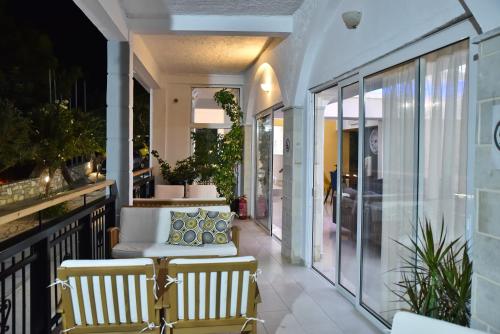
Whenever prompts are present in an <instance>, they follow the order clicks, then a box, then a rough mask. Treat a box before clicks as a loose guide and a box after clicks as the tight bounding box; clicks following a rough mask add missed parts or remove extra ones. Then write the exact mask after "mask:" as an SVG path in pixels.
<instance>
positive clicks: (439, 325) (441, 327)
mask: <svg viewBox="0 0 500 334" xmlns="http://www.w3.org/2000/svg"><path fill="white" fill-rule="evenodd" d="M391 334H484V332H480V331H477V330H474V329H470V328H467V327H461V326H457V325H454V324H451V323H449V322H446V321H441V320H436V319H432V318H428V317H424V316H421V315H417V314H414V313H409V312H398V313H396V315H395V316H394V321H393V323H392V331H391Z"/></svg>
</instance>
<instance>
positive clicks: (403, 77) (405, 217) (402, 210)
mask: <svg viewBox="0 0 500 334" xmlns="http://www.w3.org/2000/svg"><path fill="white" fill-rule="evenodd" d="M415 75H416V66H415V63H414V62H412V63H408V64H404V65H401V66H398V67H395V68H393V69H391V70H389V71H387V72H384V73H383V76H382V131H381V135H382V140H381V142H382V145H383V146H382V150H380V151H381V152H380V156H379V159H380V160H381V161H382V163H381V167H382V171H383V189H382V240H381V274H382V275H381V276H382V281H383V282H382V283H383V286H381V287H380V288H381V289H382V291H383V292H382V295H381V301H380V304H379V305H380V313H381V315H382V316H384V317H385V318H386V319H388V320H389V321H390V320H391V319H392V316H393V313H394V312H392V310H394V309H397V308H399V306H400V305H398V304H397V303H395V302H394V301H395V300H396V299H397V298H395V295H394V294H392V293H391V291H390V289H394V288H395V286H394V283H395V282H398V281H399V279H400V275H399V273H398V272H396V271H394V269H396V268H398V267H400V266H401V255H402V251H403V250H402V249H401V247H400V246H398V245H397V243H396V242H395V240H397V241H399V242H402V243H405V244H408V240H409V236H410V234H411V233H412V231H413V226H414V223H415V215H416V211H415V209H416V205H415V204H416V203H415V194H416V186H415V175H416V171H417V169H416V166H417V156H416V153H415V147H416V145H415V143H416V139H417V136H416V131H417V126H416V125H417V122H416V97H415V91H416V90H415Z"/></svg>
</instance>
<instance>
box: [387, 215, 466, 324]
mask: <svg viewBox="0 0 500 334" xmlns="http://www.w3.org/2000/svg"><path fill="white" fill-rule="evenodd" d="M420 234H421V235H420V236H419V238H418V239H412V240H411V243H410V246H408V245H405V244H403V243H401V242H398V241H397V243H398V244H399V245H400V246H402V247H403V249H405V250H407V251H408V252H409V253H410V254H412V255H411V256H408V257H406V258H403V263H404V264H403V266H402V267H401V268H400V269H399V271H400V272H401V277H402V278H401V281H400V282H398V283H396V289H394V290H393V293H394V294H396V295H397V296H398V297H399V298H400V300H401V301H403V302H404V303H406V304H407V305H408V307H409V311H410V312H414V313H417V314H420V315H423V316H427V317H431V318H435V319H439V320H444V321H448V322H451V323H455V324H458V325H461V326H469V324H470V315H471V310H470V300H471V291H472V288H471V287H472V261H471V260H470V259H469V255H468V250H469V249H468V246H467V242H461V240H460V238H457V239H454V240H452V241H450V242H448V241H447V235H446V232H445V227H444V222H442V224H441V230H440V232H439V236H438V239H437V240H436V238H435V236H434V233H433V231H432V227H431V224H430V222H428V221H426V223H425V225H424V226H420Z"/></svg>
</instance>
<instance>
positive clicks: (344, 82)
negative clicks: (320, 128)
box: [335, 73, 364, 304]
mask: <svg viewBox="0 0 500 334" xmlns="http://www.w3.org/2000/svg"><path fill="white" fill-rule="evenodd" d="M362 81H363V80H360V77H359V76H358V73H354V74H353V75H352V76H350V77H348V78H345V79H343V80H341V81H339V82H338V84H337V86H338V94H339V95H338V96H339V97H338V126H337V128H338V131H337V135H338V139H337V141H338V144H337V145H338V149H337V152H338V160H337V161H338V162H337V164H338V166H339V168H338V169H337V170H339V172H338V173H337V203H336V206H337V210H336V211H337V221H338V224H337V229H338V232H337V245H336V247H337V252H336V261H335V263H336V268H335V273H336V275H335V280H336V287H337V289H338V291H339V292H340V293H341V294H342V295H343V296H344V297H345V298H346V299H347V300H349V301H350V302H351V303H353V304H354V303H357V302H358V296H359V295H360V294H359V291H360V282H361V281H360V279H361V276H360V275H359V273H360V261H359V259H360V254H361V243H360V242H359V240H360V237H361V217H362V215H361V214H360V212H361V211H360V207H361V204H362V203H361V201H360V200H359V194H360V192H361V191H362V175H360V174H362V173H361V172H360V171H362V169H361V168H363V166H362V164H363V159H362V154H363V151H362V148H361V146H363V145H361V143H362V140H358V186H357V187H358V190H357V193H358V195H357V201H356V206H357V208H356V210H357V215H356V258H355V259H354V261H355V262H356V263H355V266H356V273H357V277H356V282H353V283H354V285H355V286H356V292H355V293H354V294H353V293H352V292H351V291H349V290H348V289H347V288H346V287H344V286H342V284H340V275H341V270H342V268H341V265H342V264H341V252H342V247H341V242H342V241H341V237H342V214H341V209H342V207H341V202H342V172H343V166H344V159H343V150H342V148H343V131H344V115H343V94H342V92H343V89H344V88H345V87H347V86H350V85H353V84H356V83H357V84H358V88H359V94H358V97H359V106H358V115H359V116H358V117H359V121H358V122H359V125H360V126H359V130H358V137H359V138H363V137H362V136H364V131H363V130H362V127H361V124H364V117H363V119H362V114H364V113H363V112H362V107H363V104H362V99H363V94H362V90H363V85H362ZM362 131H363V132H362Z"/></svg>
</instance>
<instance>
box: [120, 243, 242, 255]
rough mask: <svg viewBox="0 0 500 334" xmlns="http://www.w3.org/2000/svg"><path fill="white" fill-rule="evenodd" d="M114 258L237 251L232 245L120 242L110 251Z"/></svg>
mask: <svg viewBox="0 0 500 334" xmlns="http://www.w3.org/2000/svg"><path fill="white" fill-rule="evenodd" d="M111 253H112V256H113V257H114V258H119V259H122V258H136V257H182V256H235V255H237V254H238V249H237V248H236V246H235V245H234V243H233V242H232V241H231V242H228V243H227V244H221V245H216V244H208V245H203V246H198V247H195V246H178V245H168V244H166V243H144V242H142V243H141V242H120V243H118V244H117V245H116V246H115V247H113V250H112V252H111Z"/></svg>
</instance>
